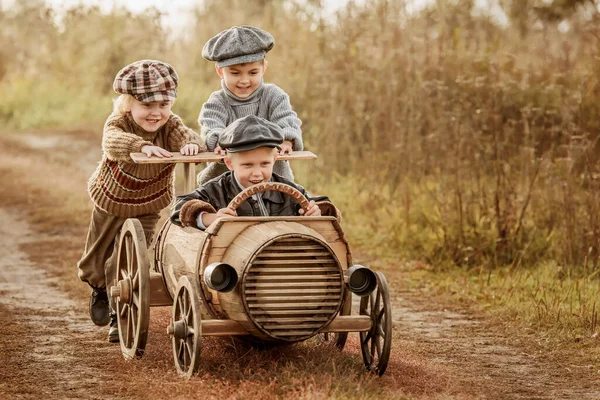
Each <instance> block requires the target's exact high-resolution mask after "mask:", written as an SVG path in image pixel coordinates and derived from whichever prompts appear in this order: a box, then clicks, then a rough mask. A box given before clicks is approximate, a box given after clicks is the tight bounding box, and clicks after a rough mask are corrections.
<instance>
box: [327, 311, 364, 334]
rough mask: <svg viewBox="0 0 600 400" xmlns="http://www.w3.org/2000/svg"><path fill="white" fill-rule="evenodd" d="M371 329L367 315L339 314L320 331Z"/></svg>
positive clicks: (359, 330) (361, 330)
mask: <svg viewBox="0 0 600 400" xmlns="http://www.w3.org/2000/svg"><path fill="white" fill-rule="evenodd" d="M369 329H371V317H369V316H368V315H339V316H338V317H337V318H336V319H334V320H333V321H331V324H329V325H327V327H326V328H325V329H323V330H322V331H321V333H325V332H365V331H368V330H369Z"/></svg>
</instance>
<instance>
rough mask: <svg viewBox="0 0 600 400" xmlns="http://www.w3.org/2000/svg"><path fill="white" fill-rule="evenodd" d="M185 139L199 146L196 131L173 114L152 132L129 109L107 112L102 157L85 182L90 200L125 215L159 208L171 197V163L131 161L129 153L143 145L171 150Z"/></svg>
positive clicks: (114, 213) (108, 209) (114, 212)
mask: <svg viewBox="0 0 600 400" xmlns="http://www.w3.org/2000/svg"><path fill="white" fill-rule="evenodd" d="M189 143H195V144H197V145H198V146H200V148H201V149H203V142H202V140H201V138H200V137H199V136H198V134H197V133H196V132H194V131H193V130H191V129H189V128H187V127H186V126H185V125H184V124H183V121H181V118H179V117H178V116H177V115H175V114H172V115H171V116H170V117H169V120H168V121H167V123H166V124H165V125H163V126H162V127H161V128H160V129H158V130H157V131H156V132H147V131H145V130H144V129H143V128H142V127H140V126H139V125H138V124H137V123H135V121H134V120H133V117H132V116H131V114H130V113H127V114H125V115H121V114H119V113H113V114H111V115H110V116H109V117H108V119H107V120H106V123H105V124H104V133H103V136H102V150H103V155H102V160H101V161H100V164H99V165H98V168H96V171H95V172H94V173H93V175H92V177H91V178H90V180H89V182H88V192H89V194H90V197H91V198H92V201H93V202H94V204H95V205H96V206H98V207H99V208H101V209H102V210H104V211H106V212H107V213H109V214H113V215H116V216H119V217H125V218H130V217H135V216H140V215H145V214H151V213H156V212H158V211H160V210H162V209H163V208H165V207H167V206H168V205H169V204H170V203H171V201H172V200H173V194H174V178H173V176H174V173H173V171H174V170H175V164H135V163H134V162H133V161H132V160H131V157H130V155H129V153H133V152H140V151H141V149H142V147H143V146H146V145H149V146H160V147H162V148H163V149H165V150H168V151H172V152H175V151H179V150H180V149H181V148H182V147H183V146H184V145H186V144H189Z"/></svg>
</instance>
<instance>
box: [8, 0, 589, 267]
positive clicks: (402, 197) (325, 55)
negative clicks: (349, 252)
mask: <svg viewBox="0 0 600 400" xmlns="http://www.w3.org/2000/svg"><path fill="white" fill-rule="evenodd" d="M500 4H501V6H502V7H503V9H504V10H506V13H507V15H508V17H509V21H510V24H509V25H508V27H504V26H502V25H500V24H498V23H497V22H496V19H495V17H494V16H493V15H489V14H486V13H485V12H483V11H481V10H478V9H477V7H476V2H474V1H469V0H438V1H436V2H435V3H433V4H431V5H429V6H428V7H426V8H425V9H423V10H421V11H420V12H418V13H413V14H410V13H407V11H406V4H405V2H404V1H402V0H367V1H365V2H360V3H358V2H352V1H350V2H348V4H347V6H346V7H345V8H343V9H342V10H340V11H339V12H338V13H337V14H336V15H335V16H334V17H325V16H324V14H323V11H322V2H320V1H310V2H304V1H299V0H286V1H269V0H252V1H242V0H221V1H216V0H207V1H205V2H202V4H201V5H200V4H199V5H197V6H196V7H195V9H194V12H193V18H192V21H191V22H189V23H187V24H188V25H187V26H185V27H184V28H183V29H182V32H183V33H182V34H179V35H175V34H173V33H172V32H169V31H168V30H167V29H166V28H165V27H163V26H161V24H160V18H161V12H160V11H158V10H149V11H148V12H146V13H144V14H132V13H131V12H129V11H127V10H125V9H122V8H117V9H114V10H112V11H111V12H109V13H104V12H102V11H101V10H100V9H99V8H97V7H85V6H76V7H74V8H71V9H70V10H69V11H67V12H66V13H65V14H64V15H57V14H56V12H55V11H54V10H52V9H51V8H49V7H48V6H46V5H45V3H44V2H43V1H41V0H26V1H20V2H17V3H16V4H15V7H13V8H12V9H10V10H3V11H1V12H0V23H2V26H3V30H2V32H1V33H0V89H1V90H2V91H3V93H4V96H2V98H1V99H0V120H1V121H2V122H3V124H4V125H5V126H7V127H16V128H21V129H25V128H31V127H41V128H49V127H50V128H51V127H65V126H72V125H74V124H83V123H86V122H89V121H96V122H97V121H102V120H103V119H104V118H105V117H106V115H107V114H108V112H109V110H110V99H111V97H112V96H113V93H112V88H111V84H112V79H113V77H114V75H115V74H116V72H117V71H118V70H119V69H120V68H121V67H122V66H124V65H126V64H127V63H129V62H131V61H133V60H136V59H141V58H157V59H162V60H165V61H167V62H170V63H172V64H173V65H174V66H175V67H176V69H177V71H178V72H179V75H180V81H181V86H180V90H179V100H178V102H177V103H176V105H175V112H177V113H179V114H180V115H181V116H182V117H183V118H184V120H185V121H186V123H188V124H190V125H191V126H195V121H196V118H197V115H198V111H199V109H200V107H201V105H202V103H203V101H204V99H206V98H207V97H208V96H209V94H210V93H211V92H212V91H213V90H217V89H219V82H218V78H217V76H216V74H215V72H214V67H213V66H212V65H211V63H209V62H207V61H205V60H203V59H202V57H201V47H202V44H203V43H204V42H205V41H206V40H207V39H208V38H209V37H211V36H212V35H214V34H215V33H216V32H218V31H220V30H222V29H225V28H227V27H230V26H232V25H239V24H250V25H257V26H260V27H262V28H264V29H267V30H269V31H270V32H272V33H273V35H274V36H275V38H276V42H277V44H276V46H275V48H274V50H273V51H272V52H270V53H269V55H268V61H269V68H268V72H267V75H266V78H267V80H268V81H271V82H274V83H276V84H278V85H279V86H281V87H282V88H284V89H285V90H286V91H287V92H288V94H289V95H290V98H291V101H292V104H293V106H294V108H295V110H296V111H297V112H298V113H299V115H300V117H301V118H302V120H303V131H304V137H305V143H306V145H307V147H308V148H309V149H311V150H313V151H315V152H316V153H318V154H319V156H320V159H319V162H318V163H316V164H314V165H312V166H310V167H301V166H300V165H298V167H297V168H298V171H299V173H298V174H297V175H298V177H299V181H301V182H302V183H305V184H306V186H309V187H316V188H319V189H320V190H321V192H324V193H329V194H330V195H331V197H332V198H334V200H335V201H336V202H337V203H338V204H339V205H340V207H341V208H342V210H343V211H344V215H345V221H346V224H347V226H348V229H349V231H350V232H351V235H350V237H352V238H353V240H355V241H356V242H358V243H359V244H361V245H362V246H365V247H367V246H368V247H369V248H371V251H372V252H379V253H380V254H388V255H396V256H398V257H405V258H412V259H414V258H419V259H422V260H425V261H427V262H429V263H431V264H433V265H435V266H436V267H438V268H443V267H448V266H456V265H459V266H466V267H469V268H475V269H477V268H481V267H484V268H501V267H502V266H506V265H508V266H514V265H522V266H526V267H528V268H533V267H534V266H535V265H536V263H538V262H542V261H545V260H554V261H555V262H557V263H559V264H560V265H564V266H566V267H568V268H574V270H582V269H584V268H587V270H588V271H590V273H594V271H596V270H597V269H598V268H599V267H600V266H599V265H598V264H599V256H600V196H598V194H599V193H598V192H599V189H600V188H599V181H598V179H599V177H600V171H599V170H598V154H600V153H599V151H598V150H600V149H599V146H600V141H599V140H598V139H599V138H600V101H599V100H600V84H599V83H598V79H599V77H600V58H599V55H600V41H599V40H598V38H600V12H599V10H598V4H597V2H594V1H590V0H588V1H575V0H574V1H562V0H561V1H558V0H555V1H553V2H541V3H539V2H534V1H528V2H516V1H510V0H505V1H501V2H500ZM543 8H545V9H546V11H543V10H542V9H543ZM552 13H554V14H553V15H559V14H560V15H559V17H560V18H559V17H556V16H555V17H552V16H551V14H552ZM290 32H293V34H290ZM295 168H296V167H295ZM313 185H314V186H313Z"/></svg>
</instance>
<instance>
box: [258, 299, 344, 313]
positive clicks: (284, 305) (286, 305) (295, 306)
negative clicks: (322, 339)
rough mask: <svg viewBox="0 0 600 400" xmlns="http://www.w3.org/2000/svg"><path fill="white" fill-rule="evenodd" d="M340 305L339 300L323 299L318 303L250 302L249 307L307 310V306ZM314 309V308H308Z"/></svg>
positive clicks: (292, 310)
mask: <svg viewBox="0 0 600 400" xmlns="http://www.w3.org/2000/svg"><path fill="white" fill-rule="evenodd" d="M337 305H338V302H337V301H329V302H327V301H323V302H316V303H275V304H248V308H262V309H266V308H288V309H289V311H291V312H294V311H305V310H306V308H307V307H335V306H337ZM306 311H309V312H310V311H312V310H306Z"/></svg>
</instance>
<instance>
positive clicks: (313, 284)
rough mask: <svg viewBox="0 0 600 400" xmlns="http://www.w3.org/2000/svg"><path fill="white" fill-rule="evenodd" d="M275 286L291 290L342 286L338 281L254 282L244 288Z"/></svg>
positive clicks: (247, 283)
mask: <svg viewBox="0 0 600 400" xmlns="http://www.w3.org/2000/svg"><path fill="white" fill-rule="evenodd" d="M274 284H275V285H277V287H278V288H286V287H288V288H291V287H303V286H309V287H319V286H327V287H328V286H331V289H333V288H338V287H341V286H342V284H341V283H340V282H339V281H337V280H336V281H330V282H284V283H281V282H277V283H274V282H270V283H255V282H252V283H250V282H246V284H245V286H246V288H250V287H254V288H257V287H273V285H274Z"/></svg>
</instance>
